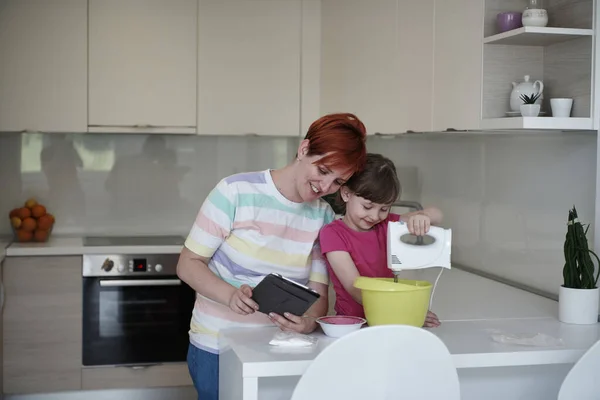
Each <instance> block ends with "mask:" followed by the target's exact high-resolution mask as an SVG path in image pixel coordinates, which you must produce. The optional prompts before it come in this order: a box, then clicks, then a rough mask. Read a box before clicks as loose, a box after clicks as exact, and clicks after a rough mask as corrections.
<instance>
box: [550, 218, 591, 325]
mask: <svg viewBox="0 0 600 400" xmlns="http://www.w3.org/2000/svg"><path fill="white" fill-rule="evenodd" d="M588 228H589V224H588V225H587V226H586V228H585V230H584V228H583V225H582V224H581V222H580V221H579V219H578V218H577V210H576V209H575V206H573V209H571V210H569V220H568V223H567V234H566V237H565V245H564V256H565V265H564V267H563V280H564V283H563V285H562V286H561V287H560V288H559V293H558V319H559V320H560V321H561V322H565V323H569V324H581V325H584V324H595V323H597V322H598V302H599V301H600V297H599V293H600V292H599V290H598V286H597V283H598V277H599V275H600V267H599V268H598V271H597V272H596V274H595V276H594V269H595V267H594V263H593V262H592V257H591V256H593V257H594V258H595V259H596V261H597V262H598V264H599V266H600V259H598V256H597V255H596V253H594V252H593V251H592V250H590V249H589V248H588V243H587V238H586V234H587V230H588Z"/></svg>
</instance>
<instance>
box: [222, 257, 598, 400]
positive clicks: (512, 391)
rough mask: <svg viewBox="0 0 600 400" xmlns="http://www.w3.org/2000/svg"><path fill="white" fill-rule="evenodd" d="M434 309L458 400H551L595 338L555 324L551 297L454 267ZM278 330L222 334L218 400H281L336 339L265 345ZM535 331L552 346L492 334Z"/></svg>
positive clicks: (587, 330) (589, 329) (593, 329)
mask: <svg viewBox="0 0 600 400" xmlns="http://www.w3.org/2000/svg"><path fill="white" fill-rule="evenodd" d="M432 273H433V276H434V277H435V275H436V274H437V271H418V272H417V275H418V277H419V278H426V277H428V276H431V275H430V274H432ZM413 275H414V273H413ZM415 277H417V276H415ZM428 280H429V279H428ZM432 281H433V280H432ZM432 308H433V310H434V311H435V312H436V313H437V314H438V316H439V317H440V320H441V321H442V325H441V326H440V327H438V328H432V329H430V331H431V332H432V333H434V334H436V335H437V336H438V337H439V338H440V339H441V340H442V341H443V342H444V343H445V344H446V346H447V347H448V349H449V351H450V352H451V354H452V356H453V359H454V361H455V365H456V367H457V369H458V371H459V378H460V380H461V392H462V399H464V400H469V399H482V398H485V399H489V400H495V399H506V398H528V399H545V398H556V395H557V393H558V389H559V387H560V384H561V383H562V380H563V379H564V377H565V375H566V373H567V372H568V370H569V369H570V367H571V365H572V364H573V363H574V362H576V361H577V360H578V359H579V358H580V357H581V355H582V354H583V353H584V352H585V351H586V350H587V349H588V348H589V347H591V345H592V344H593V343H595V342H596V341H597V340H599V339H600V324H595V325H587V326H577V325H567V324H562V323H560V322H559V321H558V320H557V319H556V316H557V312H558V303H557V302H555V301H553V300H550V299H546V298H543V297H540V296H537V295H535V294H532V293H528V292H525V291H522V290H520V289H516V288H513V287H510V286H507V285H504V284H502V283H498V282H495V281H492V280H489V279H487V278H483V277H480V276H477V275H474V274H471V273H468V272H465V271H461V270H458V269H452V270H450V271H447V272H444V275H443V276H442V278H441V279H440V283H439V286H438V288H437V289H436V292H435V297H434V302H433V307H432ZM276 331H277V328H274V327H268V328H260V329H251V330H240V329H232V330H228V331H225V332H224V333H223V338H224V339H225V340H226V341H227V343H229V348H228V349H227V350H226V351H224V352H223V353H222V355H221V364H220V365H221V368H223V369H231V370H234V371H238V375H237V376H236V374H235V373H233V374H221V375H220V379H221V382H220V386H221V388H222V390H223V394H224V398H232V399H233V398H236V399H237V398H243V399H256V397H255V394H256V393H259V392H260V398H261V399H263V398H265V399H266V398H271V397H272V398H277V397H280V398H283V397H281V396H282V392H283V391H287V393H288V394H291V392H292V391H293V388H294V386H295V384H296V382H297V380H298V379H299V377H300V376H301V375H302V374H303V373H304V371H305V370H306V368H308V367H309V365H310V363H311V362H312V360H313V359H314V358H315V357H316V356H317V355H318V354H319V353H320V352H321V351H322V350H323V349H324V348H326V347H327V346H328V345H329V344H331V343H333V342H334V341H335V340H336V339H332V338H328V337H326V336H324V335H323V334H322V333H321V332H315V333H313V335H315V336H317V337H318V339H319V342H318V344H317V346H316V347H315V348H314V349H312V350H308V351H303V352H302V351H300V352H299V351H297V350H296V351H294V350H286V349H277V348H273V347H272V346H270V345H269V344H268V342H269V341H270V339H271V338H272V336H273V334H274V333H275V332H276ZM538 333H541V334H545V335H547V337H549V338H550V339H552V340H554V341H556V342H555V343H550V345H547V346H541V345H536V346H524V345H515V344H505V343H500V342H498V341H494V340H493V338H492V335H493V334H500V335H518V336H522V337H527V336H532V335H535V334H538ZM259 383H260V384H259ZM244 388H245V389H246V391H244ZM254 388H256V390H255V389H254Z"/></svg>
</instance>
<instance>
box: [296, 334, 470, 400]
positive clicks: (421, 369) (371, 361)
mask: <svg viewBox="0 0 600 400" xmlns="http://www.w3.org/2000/svg"><path fill="white" fill-rule="evenodd" d="M320 399H327V400H331V399H340V400H342V399H343V400H353V399H357V400H358V399H361V400H388V399H390V400H391V399H394V400H397V399H402V400H404V399H406V400H413V399H415V400H416V399H418V400H442V399H443V400H459V399H460V387H459V383H458V374H457V372H456V368H455V366H454V363H453V362H452V356H451V354H450V352H449V351H448V349H447V348H446V346H445V345H444V343H443V342H442V341H441V340H440V339H439V338H438V337H437V336H435V335H434V334H432V333H431V332H429V331H427V330H425V329H421V328H416V327H412V326H406V325H382V326H375V327H369V328H363V329H360V330H358V331H356V332H352V333H350V334H348V335H346V336H343V337H341V338H340V339H338V340H336V341H335V342H333V343H332V344H331V345H329V346H328V347H326V348H325V349H324V350H323V351H322V352H321V353H320V354H319V355H318V356H317V357H316V358H315V359H314V361H313V362H312V363H311V364H310V366H309V367H308V369H307V370H306V372H304V374H303V375H302V377H301V378H300V381H299V382H298V385H297V386H296V388H295V390H294V393H293V395H292V400H320Z"/></svg>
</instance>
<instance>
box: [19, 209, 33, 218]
mask: <svg viewBox="0 0 600 400" xmlns="http://www.w3.org/2000/svg"><path fill="white" fill-rule="evenodd" d="M17 216H18V217H19V218H21V219H25V218H28V217H31V210H30V209H29V208H27V207H21V208H19V214H18V215H17Z"/></svg>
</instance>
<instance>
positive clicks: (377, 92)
mask: <svg viewBox="0 0 600 400" xmlns="http://www.w3.org/2000/svg"><path fill="white" fill-rule="evenodd" d="M433 16H434V12H433V0H370V1H365V0H323V1H322V15H321V18H322V23H321V26H322V52H321V54H322V59H321V78H322V81H321V113H322V114H326V113H332V112H352V113H355V114H356V115H357V116H358V117H359V118H360V119H361V120H362V121H363V122H364V123H365V125H366V127H367V131H368V133H369V134H374V133H384V134H385V133H400V132H405V131H407V130H412V131H423V130H431V124H432V80H433Z"/></svg>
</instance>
